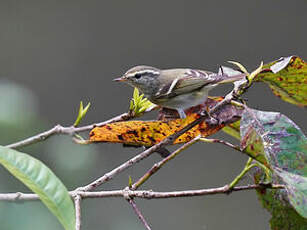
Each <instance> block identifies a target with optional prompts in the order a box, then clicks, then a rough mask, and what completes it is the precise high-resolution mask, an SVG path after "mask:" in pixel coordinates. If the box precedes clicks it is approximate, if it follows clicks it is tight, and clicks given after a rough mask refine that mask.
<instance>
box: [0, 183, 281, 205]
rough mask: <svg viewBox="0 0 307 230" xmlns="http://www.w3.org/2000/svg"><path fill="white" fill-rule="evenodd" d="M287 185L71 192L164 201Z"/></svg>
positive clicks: (25, 196)
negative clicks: (169, 190) (156, 190)
mask: <svg viewBox="0 0 307 230" xmlns="http://www.w3.org/2000/svg"><path fill="white" fill-rule="evenodd" d="M284 188H285V185H282V184H253V185H245V186H236V187H234V188H233V189H231V190H230V189H229V186H228V185H225V186H223V187H217V188H209V189H199V190H186V191H174V192H155V191H151V190H130V189H129V190H127V189H123V190H112V191H99V192H84V191H71V192H69V194H70V195H71V196H76V195H79V196H81V198H106V197H126V196H127V193H128V195H129V197H131V198H134V197H137V198H143V199H163V198H176V197H192V196H205V195H214V194H222V193H226V194H228V193H229V192H236V191H244V190H253V189H284ZM4 200H5V201H13V202H16V201H29V200H39V197H38V195H36V194H34V193H31V194H29V193H20V192H17V193H0V201H4Z"/></svg>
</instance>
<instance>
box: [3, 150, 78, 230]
mask: <svg viewBox="0 0 307 230" xmlns="http://www.w3.org/2000/svg"><path fill="white" fill-rule="evenodd" d="M0 163H1V164H2V165H3V166H4V167H5V168H6V169H7V170H8V171H9V172H10V173H12V174H13V175H14V176H15V177H16V178H17V179H19V180H20V181H21V182H22V183H24V184H25V185H26V186H27V187H28V188H29V189H31V190H32V191H33V192H35V193H36V194H37V195H38V196H39V197H40V199H41V201H42V202H43V203H44V204H45V205H46V206H47V207H48V209H49V210H50V211H51V212H52V213H53V214H54V215H55V216H56V217H57V218H58V220H59V221H60V222H61V224H62V225H63V227H64V228H65V229H66V230H73V229H74V228H75V209H74V204H73V202H72V200H71V198H70V196H69V193H68V191H67V189H66V187H65V186H64V185H63V183H62V182H61V181H60V180H59V179H58V178H57V177H56V175H54V173H53V172H52V171H51V170H50V169H49V168H48V167H47V166H45V165H44V164H43V163H42V162H41V161H39V160H37V159H35V158H33V157H31V156H29V155H27V154H25V153H21V152H18V151H16V150H13V149H9V148H6V147H2V146H0Z"/></svg>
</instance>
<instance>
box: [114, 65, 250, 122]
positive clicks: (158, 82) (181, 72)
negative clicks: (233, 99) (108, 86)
mask: <svg viewBox="0 0 307 230" xmlns="http://www.w3.org/2000/svg"><path fill="white" fill-rule="evenodd" d="M244 77H245V74H236V75H234V76H229V75H227V74H224V73H218V74H217V73H213V72H209V71H204V70H197V69H185V68H180V69H179V68H178V69H165V70H162V69H158V68H155V67H151V66H144V65H142V66H135V67H133V68H131V69H129V70H128V71H127V72H126V73H125V74H124V75H123V76H122V77H120V78H116V79H114V81H117V82H126V83H128V84H129V85H131V86H133V87H136V88H138V89H139V90H140V91H141V92H142V93H143V94H144V96H145V97H146V98H147V99H148V100H149V101H151V102H152V103H154V104H157V105H160V106H162V107H165V108H170V109H175V110H177V111H178V113H179V116H180V118H185V117H186V114H185V112H184V110H186V109H188V108H190V107H193V106H196V105H199V104H202V103H203V102H204V101H205V100H206V99H207V97H208V92H209V91H210V90H211V89H213V88H214V87H216V86H217V85H219V84H223V83H229V82H235V81H238V80H241V79H243V78H244Z"/></svg>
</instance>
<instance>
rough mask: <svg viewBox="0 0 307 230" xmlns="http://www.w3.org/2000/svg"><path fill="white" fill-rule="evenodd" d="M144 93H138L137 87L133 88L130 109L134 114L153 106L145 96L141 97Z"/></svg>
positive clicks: (140, 113)
mask: <svg viewBox="0 0 307 230" xmlns="http://www.w3.org/2000/svg"><path fill="white" fill-rule="evenodd" d="M143 97H144V94H141V95H140V93H139V90H138V89H137V88H134V91H133V98H132V99H131V101H130V107H129V109H130V111H132V112H133V113H134V116H140V115H142V113H144V112H145V111H146V110H147V109H149V108H151V107H152V106H154V104H153V103H151V102H150V101H149V100H148V99H147V98H143Z"/></svg>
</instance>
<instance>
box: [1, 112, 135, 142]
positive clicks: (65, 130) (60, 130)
mask: <svg viewBox="0 0 307 230" xmlns="http://www.w3.org/2000/svg"><path fill="white" fill-rule="evenodd" d="M131 118H133V116H132V115H131V114H130V113H123V114H121V115H119V116H116V117H113V118H111V119H109V120H107V121H103V122H100V123H94V124H91V125H86V126H82V127H74V126H68V127H64V126H62V125H56V126H54V127H53V128H52V129H49V130H47V131H45V132H42V133H39V134H37V135H35V136H32V137H29V138H27V139H24V140H22V141H19V142H16V143H13V144H9V145H7V146H6V147H9V148H21V147H24V146H27V145H31V144H34V143H37V142H40V141H44V140H46V139H47V138H49V137H51V136H53V135H56V134H64V135H74V134H76V133H80V132H83V131H88V130H91V129H93V128H95V127H99V126H103V125H106V124H109V123H113V122H117V121H125V120H129V119H131Z"/></svg>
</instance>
